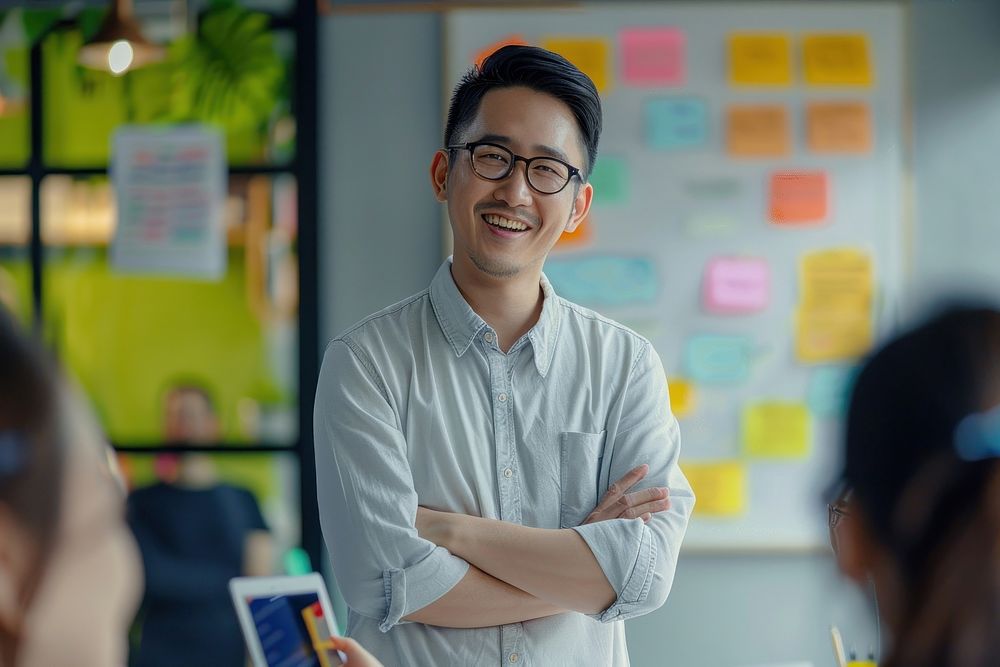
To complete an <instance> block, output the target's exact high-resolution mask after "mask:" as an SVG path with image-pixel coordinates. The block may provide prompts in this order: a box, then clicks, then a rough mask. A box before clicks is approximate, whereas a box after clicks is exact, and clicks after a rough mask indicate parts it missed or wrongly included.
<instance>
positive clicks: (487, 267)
mask: <svg viewBox="0 0 1000 667" xmlns="http://www.w3.org/2000/svg"><path fill="white" fill-rule="evenodd" d="M469 259H470V260H471V261H472V264H473V266H475V267H476V268H477V269H479V270H480V271H482V272H483V273H485V274H486V275H488V276H489V277H491V278H513V277H514V276H516V275H517V274H518V273H520V272H521V269H520V267H518V266H515V265H513V264H507V263H501V262H487V261H485V260H483V259H482V258H481V257H477V256H476V255H474V254H471V253H470V254H469Z"/></svg>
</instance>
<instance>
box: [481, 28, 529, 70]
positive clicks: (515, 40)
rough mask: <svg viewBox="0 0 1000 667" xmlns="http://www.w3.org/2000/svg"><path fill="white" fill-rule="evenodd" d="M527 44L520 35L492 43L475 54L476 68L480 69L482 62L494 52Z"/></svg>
mask: <svg viewBox="0 0 1000 667" xmlns="http://www.w3.org/2000/svg"><path fill="white" fill-rule="evenodd" d="M527 44H528V43H527V42H526V41H524V37H522V36H521V35H508V36H506V37H504V38H503V39H500V40H498V41H496V42H493V43H492V44H490V45H489V46H487V47H484V48H482V49H480V50H479V52H478V53H477V54H476V59H475V61H476V67H477V68H479V67H482V66H483V61H484V60H486V59H487V58H488V57H489V56H491V55H493V53H494V52H495V51H499V50H500V49H502V48H503V47H505V46H511V45H518V46H527Z"/></svg>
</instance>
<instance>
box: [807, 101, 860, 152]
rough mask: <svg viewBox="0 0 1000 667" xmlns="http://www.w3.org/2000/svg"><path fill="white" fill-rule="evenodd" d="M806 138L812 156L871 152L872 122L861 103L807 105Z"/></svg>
mask: <svg viewBox="0 0 1000 667" xmlns="http://www.w3.org/2000/svg"><path fill="white" fill-rule="evenodd" d="M806 137H807V142H808V144H809V150H811V151H813V152H814V153H848V154H862V153H870V152H871V149H872V119H871V113H869V110H868V105H867V104H865V103H864V102H813V103H812V104H809V105H807V106H806Z"/></svg>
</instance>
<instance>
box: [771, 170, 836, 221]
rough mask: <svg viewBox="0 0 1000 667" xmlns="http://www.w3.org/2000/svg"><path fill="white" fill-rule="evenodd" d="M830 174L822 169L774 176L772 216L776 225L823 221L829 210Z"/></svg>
mask: <svg viewBox="0 0 1000 667" xmlns="http://www.w3.org/2000/svg"><path fill="white" fill-rule="evenodd" d="M827 198H828V197H827V176H826V172H822V171H799V172H794V171H789V172H777V173H775V174H772V175H771V196H770V202H771V205H770V209H771V210H770V219H771V222H773V223H775V224H802V223H811V222H820V221H822V220H823V219H824V218H826V212H827Z"/></svg>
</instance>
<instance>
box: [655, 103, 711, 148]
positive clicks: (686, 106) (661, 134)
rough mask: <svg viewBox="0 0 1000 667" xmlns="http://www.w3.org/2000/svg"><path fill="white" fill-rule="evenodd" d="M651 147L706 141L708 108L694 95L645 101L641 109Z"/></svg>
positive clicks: (695, 144) (688, 146)
mask: <svg viewBox="0 0 1000 667" xmlns="http://www.w3.org/2000/svg"><path fill="white" fill-rule="evenodd" d="M643 117H644V119H645V125H646V141H647V142H648V143H649V146H650V148H659V149H663V150H677V149H683V148H697V147H699V146H703V145H704V144H705V142H706V141H707V140H708V107H707V105H706V104H705V101H704V100H700V99H698V98H694V97H668V98H659V99H653V100H648V101H647V102H646V104H645V106H644V108H643Z"/></svg>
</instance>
